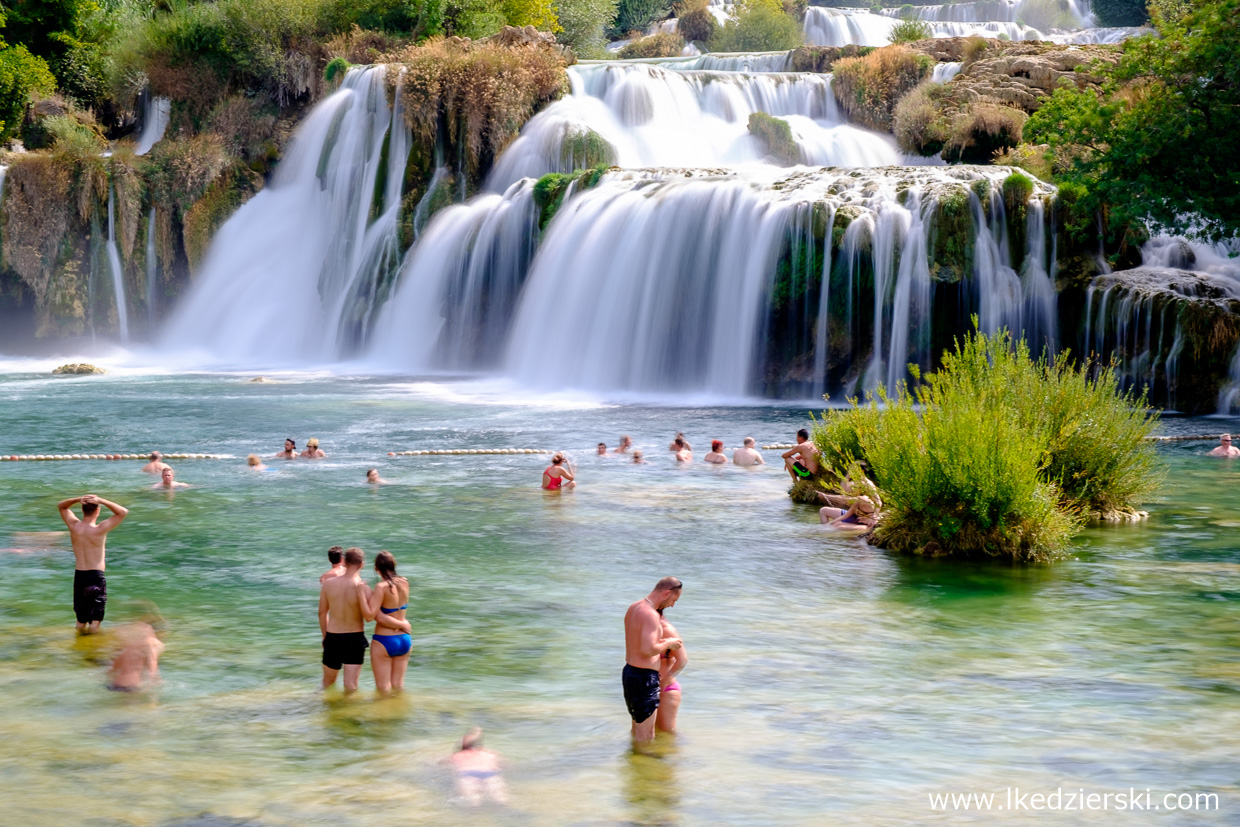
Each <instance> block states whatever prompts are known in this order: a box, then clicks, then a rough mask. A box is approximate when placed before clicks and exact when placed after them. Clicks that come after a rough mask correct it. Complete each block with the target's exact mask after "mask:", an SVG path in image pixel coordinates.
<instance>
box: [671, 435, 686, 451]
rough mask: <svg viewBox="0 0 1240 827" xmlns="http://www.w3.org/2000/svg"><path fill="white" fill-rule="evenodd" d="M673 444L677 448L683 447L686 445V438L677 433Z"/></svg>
mask: <svg viewBox="0 0 1240 827" xmlns="http://www.w3.org/2000/svg"><path fill="white" fill-rule="evenodd" d="M672 444H673V445H675V446H676V447H677V448H683V447H685V438H684V437H683V436H681V435H680V434H677V435H676V438H675V439H673V440H672Z"/></svg>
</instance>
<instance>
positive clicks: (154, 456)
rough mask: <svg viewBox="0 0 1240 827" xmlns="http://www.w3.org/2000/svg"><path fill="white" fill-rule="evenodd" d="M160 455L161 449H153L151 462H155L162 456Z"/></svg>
mask: <svg viewBox="0 0 1240 827" xmlns="http://www.w3.org/2000/svg"><path fill="white" fill-rule="evenodd" d="M160 456H161V454H160V453H159V451H151V462H155V461H156V460H157V459H159V458H160Z"/></svg>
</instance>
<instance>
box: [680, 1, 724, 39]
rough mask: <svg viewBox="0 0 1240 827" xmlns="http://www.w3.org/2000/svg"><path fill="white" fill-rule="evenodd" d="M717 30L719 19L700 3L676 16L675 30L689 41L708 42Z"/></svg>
mask: <svg viewBox="0 0 1240 827" xmlns="http://www.w3.org/2000/svg"><path fill="white" fill-rule="evenodd" d="M718 30H719V21H718V20H716V19H715V16H714V15H713V14H711V13H710V10H709V9H708V8H707V7H706V6H704V5H702V6H696V7H694V8H692V9H688V10H686V11H685V12H684V13H683V14H682V15H680V17H679V18H677V23H676V31H678V32H680V36H681V37H683V38H684V39H685V40H687V41H689V42H690V43H694V42H696V43H708V42H710V39H711V38H712V37H714V36H715V32H716V31H718Z"/></svg>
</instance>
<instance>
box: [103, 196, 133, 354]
mask: <svg viewBox="0 0 1240 827" xmlns="http://www.w3.org/2000/svg"><path fill="white" fill-rule="evenodd" d="M113 189H114V188H113V187H111V186H109V187H108V243H107V253H108V270H109V271H110V272H111V274H112V294H113V296H114V297H115V299H116V327H117V332H118V333H119V335H120V340H121V343H122V344H124V343H125V342H128V341H129V308H128V306H127V304H126V302H125V268H124V267H123V266H122V265H121V254H120V250H118V249H117V247H116V204H115V203H114V202H115V200H116V199H115V196H114V193H113Z"/></svg>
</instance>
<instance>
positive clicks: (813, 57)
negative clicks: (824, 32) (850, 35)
mask: <svg viewBox="0 0 1240 827" xmlns="http://www.w3.org/2000/svg"><path fill="white" fill-rule="evenodd" d="M874 48H875V47H873V46H857V45H856V44H852V43H850V44H849V45H847V46H801V47H800V48H798V49H794V50H793V51H792V57H791V65H790V66H789V69H790V71H793V72H817V73H820V74H821V73H826V72H830V71H831V70H832V68H834V67H835V62H836V61H837V60H839V59H840V58H845V57H863V56H864V55H868V54H869V53H870V52H872V51H874Z"/></svg>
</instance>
